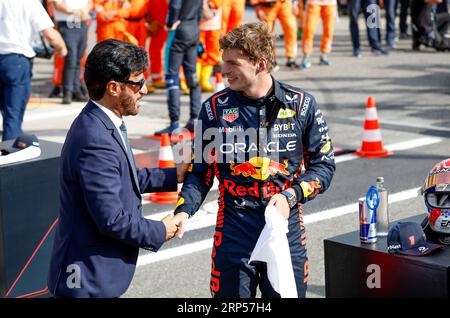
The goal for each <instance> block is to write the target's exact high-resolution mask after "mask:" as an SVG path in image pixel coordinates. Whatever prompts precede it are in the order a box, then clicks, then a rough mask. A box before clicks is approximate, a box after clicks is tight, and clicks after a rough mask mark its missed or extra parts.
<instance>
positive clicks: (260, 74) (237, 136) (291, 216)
mask: <svg viewBox="0 0 450 318" xmlns="http://www.w3.org/2000/svg"><path fill="white" fill-rule="evenodd" d="M272 43H273V42H272V39H271V36H270V33H269V32H268V28H267V26H266V25H265V24H263V23H250V24H244V25H241V26H239V27H238V28H237V29H234V30H232V31H231V32H229V33H228V34H227V35H226V36H225V37H223V38H222V39H221V40H220V46H221V49H222V50H223V55H222V59H223V65H222V72H223V75H224V76H226V77H227V78H228V82H229V84H230V87H228V88H226V89H224V90H222V91H220V92H218V93H216V94H214V95H213V96H212V97H210V98H209V99H208V100H207V101H206V102H205V103H204V104H203V107H202V110H201V112H200V117H199V120H198V121H197V124H196V128H195V138H194V147H193V148H194V150H193V156H192V157H193V159H192V163H191V167H190V169H189V170H188V171H189V172H188V173H187V177H186V180H185V182H184V185H183V188H182V190H181V192H180V196H179V201H178V203H177V207H176V208H175V212H174V213H175V219H177V223H178V225H179V233H178V235H179V237H182V235H183V232H184V228H185V225H186V223H187V219H188V217H189V216H192V215H193V214H194V213H195V212H196V211H197V210H198V209H199V208H200V206H201V204H202V202H203V201H204V199H205V197H206V195H207V193H208V191H209V190H210V188H211V186H212V184H213V179H214V176H216V177H217V179H218V180H219V183H220V185H219V191H220V197H219V201H218V203H219V211H218V215H217V223H216V232H215V235H214V246H213V250H212V270H211V283H210V288H211V294H212V295H213V297H242V298H246V297H255V295H256V287H257V286H258V285H259V288H260V290H261V293H262V296H263V297H280V295H279V294H278V293H277V292H275V290H274V289H273V288H272V286H271V284H270V282H269V280H268V276H267V268H266V263H262V262H252V263H250V264H248V260H249V258H250V255H251V253H252V250H253V248H254V247H255V244H256V242H257V240H258V237H259V235H260V233H261V231H262V229H263V227H264V225H265V217H264V210H265V208H266V206H267V205H268V204H273V205H275V207H276V208H277V210H278V212H279V213H281V214H282V215H283V216H284V218H285V219H287V220H288V223H289V233H288V234H287V236H288V241H289V246H290V252H291V258H292V265H293V270H294V275H295V280H296V287H297V292H298V297H304V296H305V293H306V283H307V276H308V262H307V255H306V247H305V244H306V238H305V228H304V226H303V217H302V208H301V204H302V203H305V202H307V201H309V200H312V199H313V198H315V197H316V196H317V194H319V193H321V192H323V191H325V190H326V189H327V188H328V187H329V185H330V182H331V179H332V176H333V173H334V170H335V163H334V153H333V148H332V145H331V140H330V138H329V135H328V127H327V125H326V123H325V120H324V118H323V114H322V113H321V111H320V110H319V108H318V106H317V104H316V101H315V99H314V97H313V96H312V95H310V94H309V93H307V92H305V91H303V90H301V89H299V88H296V87H292V86H290V85H287V84H284V83H281V82H278V81H276V80H275V79H274V78H273V77H272V76H271V74H270V71H271V70H272V68H273V66H274V60H275V58H274V55H273V44H272ZM210 140H213V141H211V142H210ZM302 168H304V169H305V170H304V171H302Z"/></svg>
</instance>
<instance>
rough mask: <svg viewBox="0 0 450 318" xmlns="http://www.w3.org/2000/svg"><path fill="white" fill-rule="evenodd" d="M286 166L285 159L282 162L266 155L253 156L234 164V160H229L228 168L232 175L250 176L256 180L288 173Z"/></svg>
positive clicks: (286, 161)
mask: <svg viewBox="0 0 450 318" xmlns="http://www.w3.org/2000/svg"><path fill="white" fill-rule="evenodd" d="M287 167H288V160H287V159H286V160H284V161H283V163H280V162H276V161H273V160H271V159H269V158H267V157H253V158H251V159H250V160H249V161H247V162H244V163H241V164H238V165H235V163H234V162H230V169H231V170H233V172H232V173H231V175H232V176H238V175H243V176H244V177H250V176H251V177H252V178H253V179H256V180H266V179H267V178H269V176H275V175H277V174H278V173H280V174H284V175H289V171H288V170H287Z"/></svg>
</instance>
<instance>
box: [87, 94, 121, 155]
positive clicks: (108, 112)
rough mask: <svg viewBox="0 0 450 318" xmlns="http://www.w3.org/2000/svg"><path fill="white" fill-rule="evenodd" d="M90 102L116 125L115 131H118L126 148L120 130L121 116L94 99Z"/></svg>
mask: <svg viewBox="0 0 450 318" xmlns="http://www.w3.org/2000/svg"><path fill="white" fill-rule="evenodd" d="M92 102H93V103H94V104H95V105H97V106H98V107H99V108H100V109H101V110H103V112H104V113H105V114H106V116H108V117H109V119H111V121H112V122H113V124H114V127H116V129H117V131H118V132H119V135H120V137H121V138H122V142H123V146H124V147H125V149H127V146H126V143H125V139H124V137H123V135H122V131H121V130H120V126H121V125H122V122H123V119H122V118H121V117H119V116H117V115H116V114H114V113H113V112H112V111H111V110H110V109H108V108H106V107H105V106H103V105H100V104H99V103H97V102H94V101H92ZM127 151H128V150H127Z"/></svg>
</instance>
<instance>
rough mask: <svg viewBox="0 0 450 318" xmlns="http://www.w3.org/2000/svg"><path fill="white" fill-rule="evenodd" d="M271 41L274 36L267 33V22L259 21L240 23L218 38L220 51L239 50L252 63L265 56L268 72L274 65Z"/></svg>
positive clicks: (272, 41)
mask: <svg viewBox="0 0 450 318" xmlns="http://www.w3.org/2000/svg"><path fill="white" fill-rule="evenodd" d="M273 43H274V38H273V36H272V35H271V34H270V33H269V28H268V27H267V24H265V23H261V22H255V23H247V24H242V25H240V26H239V27H237V28H236V29H234V30H231V31H230V32H228V33H227V34H226V35H225V36H224V37H222V38H221V39H220V40H219V44H220V49H221V50H222V51H224V50H229V49H236V50H239V51H240V52H241V54H242V55H243V56H245V57H246V58H248V59H249V60H250V62H252V63H253V64H256V63H257V62H258V61H259V59H261V58H265V59H266V60H267V62H268V70H269V72H270V71H271V70H272V68H273V67H274V66H275V56H274V54H273Z"/></svg>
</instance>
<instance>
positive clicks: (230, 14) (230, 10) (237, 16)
mask: <svg viewBox="0 0 450 318" xmlns="http://www.w3.org/2000/svg"><path fill="white" fill-rule="evenodd" d="M244 11H245V0H222V36H223V35H225V34H227V33H228V32H230V31H231V30H233V29H236V28H237V27H238V26H239V25H240V24H241V23H242V18H243V16H244Z"/></svg>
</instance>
